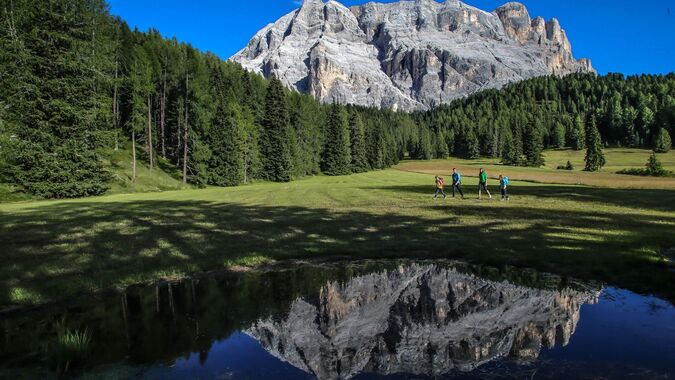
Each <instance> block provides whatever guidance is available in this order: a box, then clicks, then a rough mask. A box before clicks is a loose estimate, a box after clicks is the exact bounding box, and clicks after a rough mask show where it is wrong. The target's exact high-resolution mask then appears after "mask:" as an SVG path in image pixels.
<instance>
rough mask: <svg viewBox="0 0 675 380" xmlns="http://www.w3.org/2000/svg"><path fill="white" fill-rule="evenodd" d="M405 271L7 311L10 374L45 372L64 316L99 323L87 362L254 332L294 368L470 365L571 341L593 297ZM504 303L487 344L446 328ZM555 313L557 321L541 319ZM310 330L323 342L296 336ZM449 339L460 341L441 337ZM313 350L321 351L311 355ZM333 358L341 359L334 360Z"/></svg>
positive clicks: (509, 272) (226, 283)
mask: <svg viewBox="0 0 675 380" xmlns="http://www.w3.org/2000/svg"><path fill="white" fill-rule="evenodd" d="M386 268H389V270H388V271H387V270H386ZM396 268H397V264H396V263H387V264H383V263H381V262H371V263H361V264H354V265H334V266H331V265H326V266H322V267H316V266H307V267H299V268H294V269H288V270H283V271H275V272H268V273H242V274H232V275H224V276H221V277H218V278H202V279H194V280H187V281H183V282H177V283H169V284H163V285H157V286H151V287H134V288H131V289H129V290H128V291H127V292H125V293H124V294H122V295H118V296H114V297H109V298H106V299H105V300H103V301H100V302H91V303H87V304H80V305H77V306H72V307H69V308H67V309H52V310H49V311H47V312H37V313H32V314H30V315H25V314H22V315H20V316H17V317H16V318H6V319H4V321H3V328H2V331H3V337H2V339H1V343H0V363H2V364H1V365H0V372H1V368H2V367H5V368H20V369H22V370H26V369H33V370H35V369H40V368H39V367H40V366H43V365H45V364H44V363H46V362H47V361H45V360H42V359H43V358H44V356H45V355H49V352H45V350H44V347H49V346H50V344H52V342H53V341H54V339H55V338H56V337H57V335H56V332H55V324H56V322H57V321H60V320H62V319H63V318H64V316H65V321H66V324H67V328H69V329H74V330H83V329H85V328H87V329H89V330H88V331H91V343H90V348H89V350H90V352H89V355H88V356H87V362H86V363H85V364H84V368H93V367H97V366H100V365H106V364H110V363H121V362H126V363H129V364H137V365H148V364H155V363H158V362H159V363H167V364H171V363H173V362H175V360H176V359H177V358H181V357H187V356H188V355H189V354H191V353H195V352H198V353H199V360H200V362H202V363H204V362H206V360H207V359H208V355H209V352H210V350H211V347H212V345H213V343H214V342H215V341H218V340H223V339H226V338H227V337H229V336H230V335H231V334H232V333H233V332H236V331H240V330H249V331H250V333H251V334H252V335H254V336H256V337H258V338H259V339H260V341H261V342H262V343H263V345H264V346H265V347H266V348H267V349H268V350H270V352H273V353H275V354H276V355H278V356H279V357H281V358H283V359H285V360H287V361H290V362H291V363H293V364H296V360H297V363H298V365H297V366H298V367H299V368H302V369H305V370H307V371H315V373H317V374H322V373H327V374H328V373H333V374H334V373H347V372H348V371H353V370H356V369H357V368H360V369H362V370H368V371H378V372H385V373H386V372H387V371H392V370H393V369H394V368H395V367H394V362H391V364H386V363H384V362H383V361H382V360H383V358H388V360H393V358H395V357H396V354H394V352H397V353H406V352H410V353H412V352H417V353H418V354H417V355H418V356H419V357H415V356H410V355H409V356H401V355H399V356H401V357H402V358H408V359H406V360H408V361H410V362H408V361H401V363H399V364H396V365H398V366H400V368H404V367H403V366H405V365H408V366H413V364H415V365H417V363H413V362H412V361H414V360H418V359H419V360H423V361H424V363H426V364H424V365H422V366H420V367H419V368H421V370H420V371H423V372H424V373H436V372H434V371H441V370H443V369H444V367H443V366H441V365H439V364H438V363H439V359H438V358H441V357H444V356H447V357H452V358H454V360H455V362H454V363H455V365H456V366H457V367H460V366H462V365H468V366H471V365H475V364H473V363H479V362H481V361H489V360H491V359H492V358H493V357H495V356H496V355H499V354H501V353H502V352H503V351H504V350H505V348H506V347H518V348H520V349H521V352H516V351H513V353H511V352H509V354H510V355H512V356H516V357H522V358H528V357H530V356H533V355H536V352H538V351H537V344H541V342H544V344H546V343H549V342H552V341H553V340H554V339H553V337H552V334H553V333H552V332H551V329H552V328H554V326H555V328H556V329H559V330H560V335H561V337H562V339H561V340H562V341H564V340H565V339H568V338H569V335H570V334H571V332H572V331H573V329H574V326H575V325H576V322H577V318H578V306H579V304H580V303H581V302H586V300H587V299H585V298H584V297H590V298H589V299H591V298H592V297H591V295H588V294H587V293H583V292H576V291H571V290H570V291H568V290H565V291H560V292H553V291H546V290H533V289H528V288H526V287H522V286H515V285H509V284H507V283H502V282H499V281H502V280H504V279H508V280H509V281H511V282H516V283H522V284H527V285H528V286H534V287H543V288H550V287H551V286H553V287H556V286H560V279H557V280H554V281H553V283H549V282H550V281H548V280H547V279H546V278H545V276H541V275H539V274H537V273H536V272H530V271H520V270H514V269H501V270H496V269H492V270H486V269H485V268H480V267H463V269H462V270H463V271H472V272H475V273H478V274H480V276H481V278H486V277H487V278H490V280H481V279H479V277H474V276H471V275H461V274H460V273H459V272H457V271H454V270H448V269H441V267H433V266H423V267H421V266H406V267H403V268H401V269H396ZM458 279H464V280H462V281H459V282H458ZM340 284H346V285H340ZM418 284H419V285H418ZM404 285H405V286H404ZM469 295H471V296H470V297H469ZM528 300H529V301H528ZM544 301H546V302H544ZM532 303H534V304H535V305H536V306H540V307H542V308H544V309H542V310H538V311H537V314H536V315H538V316H541V318H539V319H536V318H530V319H529V320H527V322H531V323H532V325H531V326H530V325H527V324H525V323H524V322H523V323H521V324H514V323H512V322H510V321H512V320H520V319H519V318H520V317H517V316H518V315H519V313H521V312H522V313H525V312H527V313H530V312H532V310H534V309H533V308H532V306H533V305H532ZM500 305H501V306H500ZM508 305H514V306H513V307H511V306H508ZM527 305H530V307H529V308H525V309H523V307H524V306H527ZM499 307H501V308H502V309H500V308H499ZM503 309H508V310H506V311H505V314H504V315H506V316H509V319H505V320H504V322H503V323H502V324H496V325H495V326H488V325H487V324H486V323H487V322H485V323H484V322H481V324H485V326H486V327H484V328H480V329H478V330H476V331H477V332H478V333H480V334H479V335H480V339H478V340H477V341H476V340H475V339H473V338H472V337H465V336H462V337H461V339H460V336H456V337H454V338H453V337H451V336H448V335H447V334H448V331H450V330H449V329H448V326H452V325H453V323H454V324H456V323H465V322H466V321H467V320H471V319H467V316H484V319H485V320H486V321H488V319H489V318H488V316H491V317H492V318H494V319H504V316H500V315H498V314H496V311H498V310H503ZM545 316H546V317H548V319H546V321H549V322H548V324H546V323H543V322H542V320H544V319H545V318H544V317H545ZM556 318H557V319H556ZM521 319H522V318H521ZM525 319H526V318H525ZM261 320H262V321H264V322H259V321H261ZM291 322H296V323H298V325H291ZM476 323H478V320H477V319H476ZM516 325H517V326H518V327H519V330H517V331H516V330H515V329H514V328H515V326H516ZM383 326H384V330H383V329H382V328H383ZM479 327H480V326H479ZM545 327H546V328H547V329H545ZM310 332H311V334H315V335H309V334H310ZM488 333H489V334H488ZM444 334H445V335H444ZM556 334H558V333H557V332H556ZM432 335H433V336H432ZM360 336H363V337H369V339H371V340H372V342H371V343H373V344H371V345H368V344H361V343H362V341H359V340H357V339H356V338H358V337H360ZM310 337H311V338H312V339H316V342H303V341H302V340H298V339H305V338H306V339H309V338H310ZM486 337H489V339H487V338H486ZM450 338H452V341H453V342H456V343H455V344H454V345H450V344H446V345H443V344H441V342H442V341H450V340H451V339H450ZM538 342H539V343H538ZM310 343H311V344H310ZM375 343H376V344H375ZM287 347H288V349H287ZM291 347H293V348H294V349H295V348H297V349H298V350H300V351H303V350H304V351H303V352H305V353H304V355H305V359H298V358H296V357H294V356H292V355H291V354H289V350H290V348H291ZM315 348H316V349H319V351H320V353H319V354H316V353H314V352H313V351H312V350H313V349H315ZM444 350H447V352H446V351H444ZM310 354H311V355H310ZM298 355H299V357H301V356H302V355H300V354H298ZM332 359H335V363H333V364H331V363H328V361H330V360H332ZM307 363H309V364H307ZM312 363H313V364H312ZM337 363H339V364H337ZM363 363H367V365H366V364H363ZM462 363H465V364H462ZM310 364H311V365H310ZM338 365H339V366H340V368H339V371H338V368H337V366H338ZM42 369H49V368H42ZM322 371H323V372H322ZM331 371H332V372H331ZM417 372H419V371H417Z"/></svg>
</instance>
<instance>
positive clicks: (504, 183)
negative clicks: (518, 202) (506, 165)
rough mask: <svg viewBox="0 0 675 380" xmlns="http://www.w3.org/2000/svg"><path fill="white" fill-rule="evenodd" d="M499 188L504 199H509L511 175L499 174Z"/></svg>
mask: <svg viewBox="0 0 675 380" xmlns="http://www.w3.org/2000/svg"><path fill="white" fill-rule="evenodd" d="M499 190H501V192H502V201H508V200H509V177H505V176H503V175H501V174H500V175H499Z"/></svg>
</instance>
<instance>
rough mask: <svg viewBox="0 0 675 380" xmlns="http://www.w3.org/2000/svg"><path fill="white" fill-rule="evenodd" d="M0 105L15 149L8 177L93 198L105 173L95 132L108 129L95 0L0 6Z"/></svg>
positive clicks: (48, 193) (50, 194)
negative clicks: (4, 113)
mask: <svg viewBox="0 0 675 380" xmlns="http://www.w3.org/2000/svg"><path fill="white" fill-rule="evenodd" d="M0 8H1V11H0V21H1V22H2V27H0V51H1V52H0V67H1V68H2V69H0V71H1V72H2V74H1V75H0V107H3V108H5V109H6V110H7V111H8V112H7V113H8V114H7V115H5V116H4V118H5V120H6V121H5V123H6V125H8V126H10V128H12V131H11V132H12V135H13V136H14V137H13V140H12V142H13V144H14V147H15V148H16V150H15V152H14V153H15V154H13V155H12V156H11V157H9V160H10V162H9V163H8V166H9V168H10V170H9V173H8V175H9V177H10V180H11V181H12V182H14V183H16V184H18V185H20V186H21V187H22V188H23V189H24V190H26V191H28V192H31V193H33V194H36V195H38V196H41V197H46V198H71V197H81V196H88V195H98V194H101V193H103V192H104V191H105V190H107V188H108V183H107V182H108V180H109V179H110V175H109V173H108V172H107V171H106V170H105V169H104V167H103V165H102V162H101V160H100V159H99V156H98V152H97V150H96V149H97V148H99V147H100V146H99V141H98V139H97V137H98V136H99V135H100V132H102V131H104V130H105V128H109V125H110V124H111V123H109V121H110V120H108V116H109V115H110V112H109V106H110V101H109V96H108V94H107V88H106V82H105V81H106V78H105V73H107V72H108V67H107V66H106V64H107V60H105V59H102V57H101V54H102V52H103V51H104V47H106V44H107V42H106V41H104V40H103V38H104V37H105V35H104V36H101V37H93V36H95V33H94V32H95V31H97V30H99V28H101V29H102V26H103V25H102V23H104V22H105V21H106V20H107V19H106V17H107V13H106V12H105V4H104V3H103V1H100V0H73V1H49V2H42V1H10V2H4V3H3V6H2V7H0Z"/></svg>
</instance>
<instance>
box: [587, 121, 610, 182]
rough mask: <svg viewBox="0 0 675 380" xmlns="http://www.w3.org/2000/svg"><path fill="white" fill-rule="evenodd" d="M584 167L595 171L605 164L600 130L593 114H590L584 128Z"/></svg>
mask: <svg viewBox="0 0 675 380" xmlns="http://www.w3.org/2000/svg"><path fill="white" fill-rule="evenodd" d="M586 129H587V130H586V168H585V169H584V170H586V171H588V172H597V171H598V170H600V169H601V168H602V167H603V166H605V164H606V161H605V155H604V153H603V152H602V140H601V138H600V132H599V131H598V127H597V126H596V124H595V116H591V118H590V120H589V123H588V126H587V128H586Z"/></svg>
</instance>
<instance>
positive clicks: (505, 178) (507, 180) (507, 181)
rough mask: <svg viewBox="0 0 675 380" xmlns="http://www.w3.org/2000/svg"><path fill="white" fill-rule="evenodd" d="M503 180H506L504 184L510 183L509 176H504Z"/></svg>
mask: <svg viewBox="0 0 675 380" xmlns="http://www.w3.org/2000/svg"><path fill="white" fill-rule="evenodd" d="M503 181H504V186H508V185H509V177H504V179H503Z"/></svg>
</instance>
